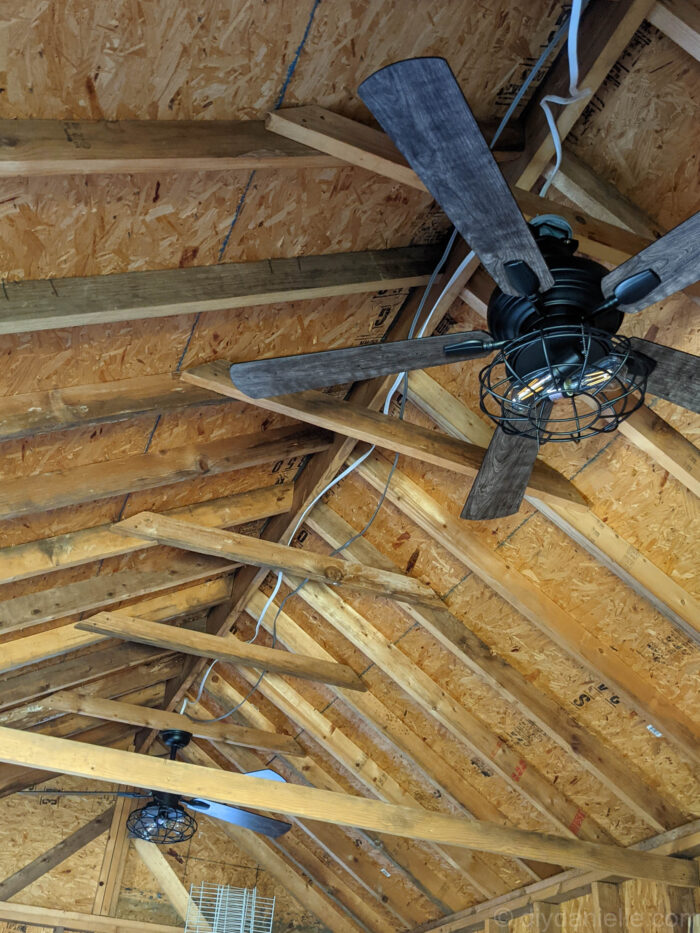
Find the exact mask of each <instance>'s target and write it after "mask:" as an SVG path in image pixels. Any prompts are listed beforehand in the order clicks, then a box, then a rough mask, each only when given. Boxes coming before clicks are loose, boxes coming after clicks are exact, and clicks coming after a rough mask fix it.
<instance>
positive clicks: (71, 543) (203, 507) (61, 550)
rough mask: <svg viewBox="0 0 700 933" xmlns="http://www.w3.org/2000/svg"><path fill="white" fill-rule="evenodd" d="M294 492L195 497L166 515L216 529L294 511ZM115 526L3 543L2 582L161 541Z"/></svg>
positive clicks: (283, 488)
mask: <svg viewBox="0 0 700 933" xmlns="http://www.w3.org/2000/svg"><path fill="white" fill-rule="evenodd" d="M293 493H294V487H293V485H292V484H291V483H281V484H280V485H279V486H266V487H263V488H261V489H252V490H250V491H249V492H241V493H237V494H236V495H233V496H223V497H222V498H220V499H208V500H206V501H205V502H195V503H194V504H193V505H187V506H184V507H183V508H178V509H168V510H167V511H166V512H165V514H166V515H173V516H176V517H177V516H179V517H180V518H186V519H187V520H188V521H192V522H195V523H196V524H198V525H206V526H207V527H211V528H228V527H230V526H233V525H242V524H245V523H246V522H250V521H256V520H257V519H260V518H270V516H272V515H279V514H281V513H283V512H287V511H289V509H290V508H291V505H292V497H293ZM111 527H112V526H111V525H98V526H96V527H93V528H83V529H81V530H80V531H71V532H68V533H66V534H62V535H56V536H54V537H52V538H41V539H39V540H38V541H29V542H28V543H27V544H18V545H15V546H14V547H7V548H0V584H1V583H14V582H15V581H17V580H26V579H27V578H28V577H35V576H40V575H43V574H46V573H51V572H52V571H54V570H64V569H66V568H67V567H77V566H79V565H80V564H89V563H91V562H93V561H98V560H106V559H107V558H109V557H119V556H121V555H123V554H132V553H133V552H134V551H141V550H143V549H144V548H151V547H156V546H157V545H156V543H155V542H154V541H148V540H147V539H146V538H138V537H131V538H129V537H128V536H126V535H115V534H112V531H111Z"/></svg>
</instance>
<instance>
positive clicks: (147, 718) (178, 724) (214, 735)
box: [43, 623, 303, 756]
mask: <svg viewBox="0 0 700 933" xmlns="http://www.w3.org/2000/svg"><path fill="white" fill-rule="evenodd" d="M145 624H146V625H148V623H145ZM151 624H154V623H151ZM210 637H211V636H210ZM43 705H45V706H46V707H47V708H48V709H54V710H61V711H62V712H64V713H69V712H72V713H79V714H80V715H82V716H97V717H98V718H100V719H107V720H109V721H111V722H125V723H129V724H130V725H133V726H143V727H144V728H146V729H157V730H158V731H161V730H163V729H181V730H183V731H185V732H190V733H191V734H192V735H194V736H197V737H199V738H202V739H207V740H208V741H210V742H224V743H226V744H230V745H243V746H245V747H247V748H258V749H262V750H263V751H273V752H279V753H280V754H283V755H292V756H295V755H302V754H303V751H302V749H301V748H300V746H299V745H298V743H297V742H296V741H295V740H294V739H293V738H292V736H290V735H275V734H272V733H269V732H262V731H261V730H259V729H247V728H245V727H243V726H238V725H234V724H232V723H225V722H218V723H200V722H197V721H195V720H191V719H188V717H187V716H180V715H178V714H177V713H167V712H165V711H163V710H159V709H148V708H146V707H143V706H135V705H134V704H132V703H120V702H117V701H114V700H103V699H101V698H100V697H92V696H89V695H86V694H84V693H82V692H81V691H80V690H78V691H76V692H75V693H66V692H58V693H53V694H51V696H50V697H49V698H48V699H47V700H45V701H44V704H43Z"/></svg>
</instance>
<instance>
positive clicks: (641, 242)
mask: <svg viewBox="0 0 700 933" xmlns="http://www.w3.org/2000/svg"><path fill="white" fill-rule="evenodd" d="M267 120H268V126H269V127H270V129H272V130H274V132H276V133H279V134H280V135H282V136H285V137H287V138H292V139H298V140H299V141H302V140H303V141H304V142H305V143H306V145H308V146H314V147H316V148H317V149H318V150H319V151H322V152H326V153H332V154H334V155H336V156H338V158H340V159H343V160H344V161H345V162H348V163H350V164H352V165H359V166H361V167H362V168H366V169H369V170H370V171H373V172H376V173H377V174H379V175H384V176H385V177H387V178H391V179H392V180H393V181H397V182H399V183H401V184H405V185H408V186H410V187H411V188H417V189H418V190H421V191H425V185H424V184H423V182H422V181H421V180H420V178H418V176H417V175H416V173H415V172H414V171H413V169H412V168H411V167H410V166H409V165H407V163H406V161H405V160H404V158H403V156H402V155H401V154H400V153H399V151H398V150H397V149H396V147H395V146H394V144H393V143H392V142H391V140H390V139H389V137H388V136H387V135H386V133H383V132H382V131H381V130H377V129H374V128H372V127H368V126H365V125H364V124H362V123H357V122H356V121H354V120H349V119H348V118H347V117H342V116H340V115H339V114H335V113H331V112H330V111H328V110H324V109H323V108H322V107H316V106H310V107H296V108H292V109H289V110H278V111H275V112H274V113H271V114H269V115H268V118H267ZM502 161H504V160H502ZM512 190H513V195H514V197H515V198H516V200H517V202H518V206H519V207H520V209H521V210H522V211H523V213H524V214H525V215H526V216H527V217H528V218H529V217H534V216H535V215H536V214H552V213H555V214H560V215H563V216H565V218H566V220H567V221H568V222H569V223H570V224H571V226H572V228H573V230H574V235H575V236H576V238H577V239H578V241H579V243H580V246H581V249H582V250H583V252H585V253H588V254H589V255H591V256H593V257H594V258H596V259H599V260H601V261H606V262H614V263H616V264H618V263H621V262H624V261H625V260H626V259H629V258H630V256H633V255H634V254H635V253H638V252H639V251H640V250H641V249H643V248H644V247H645V246H648V245H649V243H650V238H649V237H645V236H639V235H637V234H635V233H633V232H630V231H625V230H622V229H620V225H619V224H611V223H609V222H606V221H605V220H601V219H600V218H597V217H595V216H594V215H592V214H587V213H585V211H581V210H571V209H570V208H567V207H564V206H563V205H561V204H559V203H558V202H556V201H552V200H549V199H547V198H540V197H538V196H537V195H535V194H531V193H530V192H528V191H527V190H524V188H523V187H522V186H521V187H514V188H513V189H512Z"/></svg>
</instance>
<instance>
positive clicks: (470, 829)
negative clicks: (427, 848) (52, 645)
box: [0, 727, 700, 887]
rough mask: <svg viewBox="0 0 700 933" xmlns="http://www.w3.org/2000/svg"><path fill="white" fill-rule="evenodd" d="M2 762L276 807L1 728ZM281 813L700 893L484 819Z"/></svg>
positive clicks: (333, 797)
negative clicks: (618, 875)
mask: <svg viewBox="0 0 700 933" xmlns="http://www.w3.org/2000/svg"><path fill="white" fill-rule="evenodd" d="M0 759H1V760H3V761H7V762H10V763H13V764H19V765H23V766H25V767H30V768H39V769H42V768H44V769H45V768H48V767H49V765H48V762H50V763H51V764H50V767H51V768H52V769H53V770H58V771H60V772H62V773H64V774H70V775H73V776H74V777H83V778H91V779H93V780H98V781H107V782H111V783H118V784H123V783H126V782H129V781H130V782H132V783H134V782H135V783H136V784H137V786H139V787H144V788H146V789H149V790H151V789H152V790H160V791H164V792H166V793H179V794H183V793H184V794H192V795H195V796H200V797H203V798H205V799H211V800H215V801H218V802H219V803H225V804H230V805H232V806H243V807H251V808H254V809H263V810H265V809H269V806H270V784H269V781H266V780H264V779H262V778H255V777H250V776H248V775H238V774H231V773H228V772H227V773H223V772H216V771H214V770H213V769H211V768H202V767H197V766H195V765H189V764H185V763H183V762H179V761H162V760H160V759H157V758H152V757H149V756H146V755H141V756H139V759H138V764H137V763H136V762H135V760H134V755H133V753H129V752H123V751H120V750H118V749H111V748H100V747H98V746H90V747H89V748H86V747H85V746H83V745H81V746H80V747H78V745H76V744H75V743H73V742H71V741H70V740H68V739H57V738H53V737H51V736H45V735H40V734H37V733H22V734H20V733H18V732H17V731H16V730H14V729H7V728H5V727H0ZM274 797H275V810H276V811H278V812H280V813H283V814H289V815H290V816H297V817H300V818H302V819H303V818H310V819H317V820H320V821H321V822H326V823H339V824H340V825H347V826H356V827H358V828H359V829H367V830H371V831H374V832H383V833H388V834H389V835H398V836H404V837H406V838H409V839H421V840H425V841H429V842H437V843H439V844H444V845H454V846H458V847H464V848H469V849H477V850H481V851H488V852H494V853H495V854H499V855H515V856H524V857H527V858H533V859H535V860H539V861H549V862H553V863H560V864H565V865H573V866H574V867H577V868H595V869H597V870H602V871H609V872H610V873H617V874H620V875H622V876H624V877H630V878H646V879H648V880H652V881H660V882H662V883H664V884H674V885H677V886H679V887H697V886H698V883H699V881H700V878H699V875H698V866H697V864H695V863H694V862H691V861H684V860H681V859H675V858H669V857H666V856H657V855H651V854H648V853H642V852H635V851H632V850H630V849H621V848H617V847H616V846H607V845H599V844H596V843H590V842H582V841H581V840H578V839H575V840H572V839H564V838H560V837H557V836H551V835H547V834H545V833H537V832H531V831H528V830H522V829H511V828H507V827H503V826H496V825H494V824H491V823H484V822H480V821H476V820H475V821H468V820H463V819H455V818H454V817H453V816H451V815H449V814H440V813H429V812H426V811H425V810H419V809H415V808H413V807H403V806H394V805H391V804H386V803H383V802H381V801H377V800H367V799H365V798H361V797H352V796H349V795H346V794H338V793H334V792H332V791H322V790H316V789H315V788H310V787H299V786H296V785H291V784H280V785H278V786H276V787H275V795H274Z"/></svg>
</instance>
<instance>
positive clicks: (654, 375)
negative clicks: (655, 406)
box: [630, 337, 700, 412]
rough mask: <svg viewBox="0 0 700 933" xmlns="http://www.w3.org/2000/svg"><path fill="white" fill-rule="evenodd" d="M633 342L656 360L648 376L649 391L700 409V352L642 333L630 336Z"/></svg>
mask: <svg viewBox="0 0 700 933" xmlns="http://www.w3.org/2000/svg"><path fill="white" fill-rule="evenodd" d="M630 343H631V344H632V348H633V349H634V350H636V351H637V352H638V353H643V354H644V356H646V357H648V359H649V360H650V361H651V363H652V364H653V366H651V365H650V368H651V372H650V373H649V378H648V380H647V391H648V392H651V394H652V395H658V396H659V398H665V399H668V401H669V402H674V403H675V404H676V405H680V406H682V407H683V408H687V409H689V410H690V411H696V412H700V356H693V354H692V353H685V352H684V351H683V350H674V349H673V348H672V347H664V346H662V345H661V344H660V343H653V342H652V341H651V340H642V339H641V338H640V337H630Z"/></svg>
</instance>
